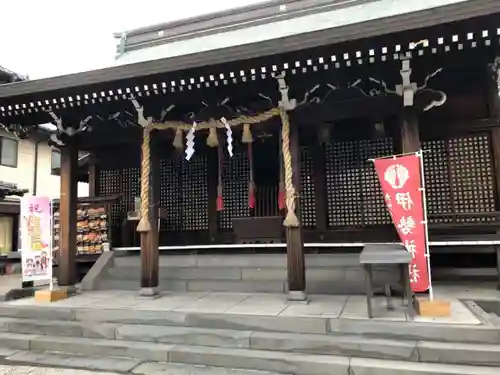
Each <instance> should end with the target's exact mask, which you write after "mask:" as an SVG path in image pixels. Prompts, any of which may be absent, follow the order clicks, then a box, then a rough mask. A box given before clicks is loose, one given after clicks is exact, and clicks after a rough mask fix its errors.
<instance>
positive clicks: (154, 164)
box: [140, 131, 160, 296]
mask: <svg viewBox="0 0 500 375" xmlns="http://www.w3.org/2000/svg"><path fill="white" fill-rule="evenodd" d="M155 135H156V134H155V131H153V132H151V133H150V142H149V143H150V158H149V170H150V174H149V194H148V198H147V199H148V202H149V210H148V212H149V215H148V217H149V223H150V224H151V230H149V231H147V232H140V236H141V295H143V296H155V295H157V294H158V292H159V290H158V287H159V275H158V272H159V265H160V252H159V249H158V242H159V232H158V210H159V208H160V158H159V155H158V154H159V153H158V147H157V142H156V139H155ZM142 158H143V155H142V153H141V166H142Z"/></svg>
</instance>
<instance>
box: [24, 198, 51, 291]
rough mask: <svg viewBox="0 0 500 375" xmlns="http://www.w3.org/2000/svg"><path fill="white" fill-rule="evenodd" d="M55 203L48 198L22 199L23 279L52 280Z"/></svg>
mask: <svg viewBox="0 0 500 375" xmlns="http://www.w3.org/2000/svg"><path fill="white" fill-rule="evenodd" d="M51 220H52V204H51V200H50V198H48V197H24V198H23V199H22V200H21V220H20V231H21V244H20V246H19V248H20V250H21V261H22V279H23V281H38V280H51V279H52V225H51V224H52V223H51Z"/></svg>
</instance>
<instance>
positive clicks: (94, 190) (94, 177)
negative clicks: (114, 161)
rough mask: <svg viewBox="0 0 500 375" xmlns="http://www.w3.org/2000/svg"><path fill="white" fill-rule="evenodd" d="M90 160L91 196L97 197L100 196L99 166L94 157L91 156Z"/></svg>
mask: <svg viewBox="0 0 500 375" xmlns="http://www.w3.org/2000/svg"><path fill="white" fill-rule="evenodd" d="M89 158H90V160H89V196H90V197H97V196H99V195H100V173H99V166H98V165H97V160H96V157H95V156H94V155H90V156H89Z"/></svg>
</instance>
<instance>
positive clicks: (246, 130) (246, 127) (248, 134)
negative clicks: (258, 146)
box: [241, 124, 253, 143]
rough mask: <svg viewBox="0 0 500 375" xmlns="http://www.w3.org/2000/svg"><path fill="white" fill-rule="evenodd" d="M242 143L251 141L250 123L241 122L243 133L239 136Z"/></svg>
mask: <svg viewBox="0 0 500 375" xmlns="http://www.w3.org/2000/svg"><path fill="white" fill-rule="evenodd" d="M241 142H242V143H252V142H253V137H252V132H251V131H250V124H243V135H242V136H241Z"/></svg>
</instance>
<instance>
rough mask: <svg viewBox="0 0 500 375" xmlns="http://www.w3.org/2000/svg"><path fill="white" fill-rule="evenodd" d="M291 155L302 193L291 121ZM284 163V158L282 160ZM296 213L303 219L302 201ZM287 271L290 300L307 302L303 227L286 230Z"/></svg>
mask: <svg viewBox="0 0 500 375" xmlns="http://www.w3.org/2000/svg"><path fill="white" fill-rule="evenodd" d="M290 153H291V155H292V170H293V185H294V187H295V189H296V191H297V193H300V190H301V189H300V147H299V132H298V128H297V126H296V124H294V123H293V121H292V120H290ZM281 162H283V158H281ZM295 207H296V213H297V217H298V218H299V223H300V219H301V212H300V211H301V207H300V200H299V199H296V201H295ZM286 248H287V270H288V293H289V294H288V298H289V299H290V300H294V301H305V300H307V295H306V273H305V259H304V239H303V236H302V227H301V226H299V227H287V228H286Z"/></svg>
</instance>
